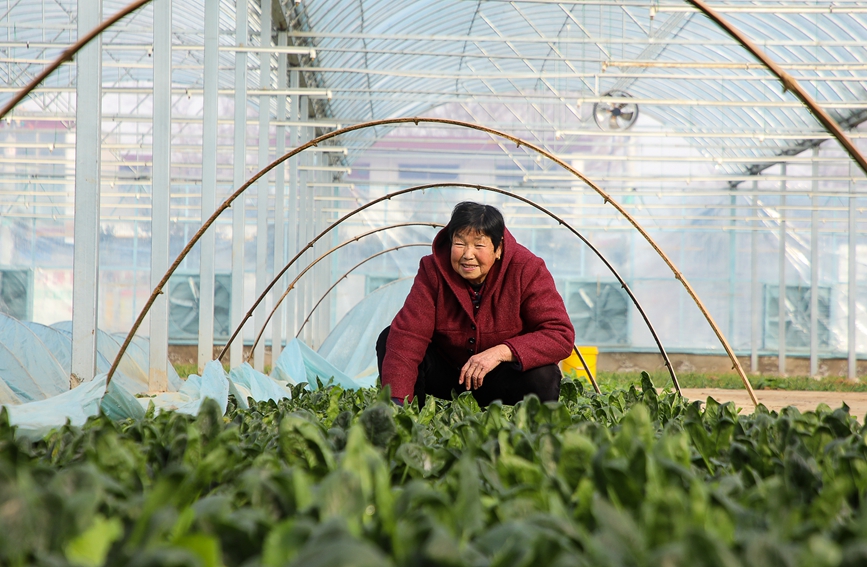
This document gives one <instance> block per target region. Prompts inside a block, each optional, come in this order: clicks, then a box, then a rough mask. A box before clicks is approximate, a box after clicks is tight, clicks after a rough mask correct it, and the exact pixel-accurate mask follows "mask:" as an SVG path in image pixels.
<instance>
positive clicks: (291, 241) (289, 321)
mask: <svg viewBox="0 0 867 567" xmlns="http://www.w3.org/2000/svg"><path fill="white" fill-rule="evenodd" d="M298 84H299V77H298V70H297V69H292V70H291V71H289V88H290V89H297V88H298ZM298 98H299V97H298V96H297V95H293V96H292V97H291V98H290V99H289V122H290V123H292V125H291V126H289V147H290V148H297V147H298V145H299V143H300V142H299V136H298V131H299V128H298V124H297V123H298V114H299V106H298ZM300 158H301V156H295V157H293V158H292V159H290V160H289V205H288V206H289V227H288V228H289V235H288V236H289V238H288V239H287V248H288V252H289V256H294V255H295V254H297V253H298V246H299V244H298V240H299V239H298V235H299V229H298V160H299V159H300ZM295 273H296V269H295V267H294V266H293V267H292V268H291V269H290V271H289V272H287V273H286V279H287V280H288V279H289V278H294V277H295ZM283 289H284V290H285V289H286V287H285V286H284V287H283ZM297 299H298V294H297V293H295V294H293V293H290V294H289V295H287V296H286V301H287V303H286V330H287V332H286V335H287V337H289V338H290V339H291V338H292V337H294V336H295V333H296V332H297V331H298V321H299V318H298V310H297V304H298V301H297ZM301 317H304V315H302V316H301Z"/></svg>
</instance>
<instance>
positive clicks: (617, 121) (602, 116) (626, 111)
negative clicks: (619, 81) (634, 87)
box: [593, 91, 638, 131]
mask: <svg viewBox="0 0 867 567" xmlns="http://www.w3.org/2000/svg"><path fill="white" fill-rule="evenodd" d="M602 96H610V97H615V98H632V95H630V94H629V93H626V92H623V91H608V92H607V93H605V94H604V95H602ZM593 119H594V120H596V124H597V125H598V126H599V127H600V128H602V129H603V130H609V131H615V130H628V129H629V128H631V127H632V125H633V124H635V121H636V120H638V105H637V104H635V103H634V102H606V101H603V102H597V103H596V104H594V105H593Z"/></svg>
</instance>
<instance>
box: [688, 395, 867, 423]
mask: <svg viewBox="0 0 867 567" xmlns="http://www.w3.org/2000/svg"><path fill="white" fill-rule="evenodd" d="M754 392H755V394H756V398H758V400H759V403H760V404H764V405H765V407H767V408H768V409H769V410H772V411H779V410H781V409H783V408H784V407H787V406H795V407H796V408H798V409H799V410H801V411H802V412H804V411H813V410H815V409H816V407H817V406H818V405H819V404H821V403H825V404H828V405H829V406H830V407H831V409H837V408H839V407H840V406H841V405H842V404H843V403H845V404H846V405H847V406H849V413H850V414H851V415H853V416H855V417H857V418H858V421H859V422H860V423H864V416H865V414H867V392H815V391H811V392H804V391H798V390H754ZM683 396H684V397H685V398H687V399H690V400H702V401H704V400H706V399H707V398H708V397H711V398H713V399H715V400H716V401H718V402H720V403H725V402H734V403H735V405H736V406H737V407H738V408H741V410H742V413H744V414H750V413H752V412H753V402H752V400H750V395H749V394H748V393H747V391H746V390H723V389H719V388H684V389H683Z"/></svg>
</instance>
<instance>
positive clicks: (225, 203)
mask: <svg viewBox="0 0 867 567" xmlns="http://www.w3.org/2000/svg"><path fill="white" fill-rule="evenodd" d="M409 123H412V124H415V125H416V126H417V125H418V124H420V123H421V124H444V125H450V126H458V127H462V128H468V129H470V130H476V131H479V132H485V133H487V134H490V135H493V136H497V137H500V138H504V139H506V140H509V141H511V142H513V143H514V144H515V145H516V147H518V148H520V147H521V146H524V147H526V148H528V149H530V150H533V151H534V152H536V153H538V154H540V155H542V156H544V157H546V158H548V159H549V160H551V161H553V162H554V163H556V164H557V165H559V166H560V167H562V168H563V169H565V170H566V171H568V172H570V173H572V174H573V175H575V176H576V177H577V178H579V179H580V180H582V181H583V182H584V183H586V184H587V185H588V186H589V187H590V188H592V189H593V190H594V191H596V193H598V194H599V196H601V197H602V199H603V200H604V202H605V203H611V206H613V207H614V208H615V209H616V210H617V211H618V212H619V213H620V214H622V215H623V216H624V217H625V218H626V220H627V221H629V223H630V224H631V225H632V226H633V227H635V229H636V230H637V231H638V232H639V233H640V234H641V235H642V236H643V237H644V239H645V240H647V242H648V243H649V244H650V246H651V247H652V248H653V249H654V250H655V251H656V253H657V254H658V255H659V256H660V258H662V260H663V261H664V262H665V263H666V265H668V267H669V268H670V269H671V271H672V272H673V273H674V277H675V279H677V280H678V281H680V283H681V284H682V285H683V287H684V288H685V289H686V291H687V293H688V294H689V296H690V297H691V298H692V300H693V301H694V302H695V304H696V305H697V306H698V308H699V310H700V311H701V313H702V314H703V315H704V317H705V319H706V320H707V322H708V324H709V325H710V326H711V328H712V329H713V331H714V333H715V334H716V336H717V338H718V339H719V341H720V343H721V344H722V345H723V348H724V349H725V351H726V353H727V354H728V355H729V359H730V360H731V361H732V368H733V369H735V370H736V371H737V373H738V375H739V376H740V378H741V381H742V382H743V384H744V387H745V388H746V390H747V392H748V393H749V395H750V398H751V399H752V401H753V404H754V405H756V406H758V405H759V402H758V399H756V395H755V393H754V392H753V388H752V386H751V385H750V382H749V380H747V376H746V374H745V373H744V369H743V368H742V367H741V365H740V362H739V361H738V359H737V356H736V355H735V353H734V350H732V347H731V346H730V345H729V343H728V341H727V340H726V338H725V335H723V332H722V331H721V330H720V328H719V327H718V326H717V324H716V322H715V321H714V319H713V317H712V316H711V314H710V312H709V311H708V310H707V308H706V307H705V306H704V304H703V303H702V301H701V299H699V297H698V294H696V292H695V290H694V289H693V288H692V286H691V285H690V284H689V282H688V281H687V280H686V278H685V277H684V276H683V274H682V273H681V272H680V270H679V269H678V268H677V266H675V264H674V262H673V261H672V260H671V259H670V258H669V257H668V256H667V255H666V254H665V252H663V251H662V248H660V247H659V245H658V244H657V243H656V241H654V240H653V238H652V237H651V236H650V234H648V233H647V231H646V230H644V228H643V227H642V226H641V225H640V224H639V223H638V221H637V220H635V218H634V217H633V216H632V215H630V214H629V212H628V211H627V210H626V209H624V208H623V206H622V205H620V204H619V203H618V202H617V201H615V200H614V199H612V198H611V196H610V195H609V194H608V193H606V192H605V191H604V190H603V189H602V188H601V187H599V186H598V185H596V184H595V183H594V182H593V181H591V180H590V179H589V178H588V177H587V176H585V175H584V174H583V173H581V172H579V171H578V170H577V169H575V168H574V167H572V166H571V165H569V164H567V163H566V162H565V161H563V160H562V159H560V158H558V157H557V156H555V155H554V154H552V153H551V152H549V151H548V150H546V149H544V148H541V147H539V146H536V145H535V144H532V143H530V142H526V141H524V140H522V139H521V138H518V137H517V136H513V135H511V134H508V133H506V132H501V131H499V130H496V129H494V128H490V127H487V126H482V125H481V124H473V123H470V122H464V121H461V120H453V119H450V118H425V117H415V118H387V119H383V120H372V121H370V122H364V123H361V124H355V125H352V126H347V127H345V128H340V129H337V130H333V131H331V132H328V133H326V134H323V135H321V136H318V137H317V138H314V139H312V140H310V141H308V142H306V143H304V144H302V145H300V146H298V147H297V148H295V149H293V150H291V151H289V152H288V153H286V154H284V155H283V156H281V157H279V158H277V159H276V160H274V161H272V162H271V163H270V164H269V165H267V166H265V167H264V168H263V169H261V170H259V171H258V172H257V173H256V174H255V175H254V176H253V177H251V178H250V179H248V180H247V182H246V183H244V184H243V185H241V187H239V188H238V189H236V190H235V192H234V193H232V194H231V195H229V196H228V197H227V198H226V200H225V201H223V203H222V204H220V206H219V207H217V209H216V210H215V211H214V212H213V213H212V214H211V216H210V217H208V219H207V220H206V221H205V222H204V223H203V224H202V226H201V227H200V228H199V230H197V231H196V233H195V234H194V235H193V237H192V238H191V239H190V241H189V242H188V243H187V245H186V246H185V247H184V249H183V250H181V252H180V254H178V257H177V258H176V259H175V261H174V262H173V263H172V265H171V266H169V269H168V270H167V271H166V273H165V275H163V277H162V279H161V280H160V282H159V283H158V284H157V286H156V287H155V288H154V290H153V292H152V293H151V295H150V297H149V298H148V300H147V302H145V305H144V307H142V311H141V313H140V314H139V316H138V318H137V319H136V321H135V323H134V324H133V326H132V328H131V329H130V331H129V333H128V334H127V336H126V339H124V342H123V344H122V345H121V348H120V350H118V353H117V355H116V356H115V359H114V361H113V362H112V365H111V368H110V369H109V371H108V374H107V376H106V391H108V386H109V384H110V383H111V378H112V376H113V375H114V372H115V371H116V370H117V366H118V364H120V359H121V357H123V355H124V353H125V352H126V349H127V348H128V347H129V343H130V342H131V341H132V337H133V336H135V332H136V331H137V330H138V328H139V326H141V324H142V322H143V321H144V318H145V316H146V315H147V312H148V311H149V310H150V308H151V306H152V305H153V303H154V301H156V298H157V296H158V295H160V294H161V293H163V291H162V290H163V287H164V286H165V285H166V283H167V282H168V279H169V278H170V277H171V275H172V274H173V273H174V271H175V270H176V269H177V268H178V266H180V264H181V262H182V261H183V259H184V257H186V255H187V254H188V253H189V252H190V250H191V249H192V248H193V246H195V244H196V243H197V242H198V241H199V239H200V238H201V237H202V235H203V234H204V233H205V231H207V230H208V229H209V228H210V227H211V225H212V224H214V222H215V221H216V220H217V218H218V217H219V216H220V215H221V214H222V213H223V212H224V211H225V210H226V209H228V208H229V207H230V206H231V205H232V202H233V201H234V200H235V199H236V198H237V197H238V196H239V195H241V194H242V193H243V192H244V191H246V190H247V188H248V187H250V186H251V185H253V184H254V183H255V182H256V181H258V180H259V179H260V178H261V177H262V176H263V175H265V174H267V173H268V172H269V171H271V170H272V169H274V168H275V167H277V166H278V165H279V164H281V163H283V162H284V161H286V160H287V159H289V158H291V157H292V156H294V155H297V154H299V153H301V152H303V151H304V150H306V149H307V148H311V147H316V146H318V145H319V144H320V143H322V142H324V141H326V140H330V139H331V138H335V137H337V136H340V135H342V134H346V133H348V132H354V131H356V130H361V129H365V128H373V127H376V126H387V125H394V124H409ZM442 185H443V184H438V185H437V186H442ZM499 191H502V190H499ZM404 192H407V191H404ZM399 193H400V192H397V193H396V194H399ZM308 246H311V245H309V244H308ZM301 252H303V250H302V251H301ZM301 252H299V254H300V253H301ZM669 370H671V369H670V368H669Z"/></svg>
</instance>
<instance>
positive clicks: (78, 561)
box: [64, 515, 123, 567]
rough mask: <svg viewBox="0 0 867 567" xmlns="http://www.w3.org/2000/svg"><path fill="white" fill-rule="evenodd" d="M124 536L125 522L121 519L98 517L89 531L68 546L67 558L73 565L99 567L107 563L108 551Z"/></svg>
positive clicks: (66, 550)
mask: <svg viewBox="0 0 867 567" xmlns="http://www.w3.org/2000/svg"><path fill="white" fill-rule="evenodd" d="M121 535H123V522H121V521H120V519H119V518H110V519H108V518H105V517H104V516H102V515H97V516H96V517H95V518H94V521H93V523H92V524H91V525H90V527H89V528H87V530H85V531H84V533H82V534H81V535H79V536H78V537H76V538H75V539H73V540H70V541H69V543H67V544H66V549H65V550H64V551H65V554H66V558H67V559H68V560H69V562H70V563H72V564H73V565H79V566H81V567H98V566H99V565H102V564H103V563H105V558H106V556H107V555H108V550H109V549H110V548H111V545H112V544H113V543H114V542H115V541H117V539H118V538H119V537H120V536H121Z"/></svg>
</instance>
